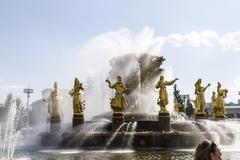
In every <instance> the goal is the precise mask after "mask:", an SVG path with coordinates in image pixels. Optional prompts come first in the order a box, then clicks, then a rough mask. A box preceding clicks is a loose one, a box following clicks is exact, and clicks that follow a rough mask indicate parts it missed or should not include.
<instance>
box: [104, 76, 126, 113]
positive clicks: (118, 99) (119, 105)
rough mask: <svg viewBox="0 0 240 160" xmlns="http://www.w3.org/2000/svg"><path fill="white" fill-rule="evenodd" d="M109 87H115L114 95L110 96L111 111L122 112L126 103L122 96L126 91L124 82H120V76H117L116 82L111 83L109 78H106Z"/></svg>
mask: <svg viewBox="0 0 240 160" xmlns="http://www.w3.org/2000/svg"><path fill="white" fill-rule="evenodd" d="M106 82H107V83H108V86H109V88H112V89H115V90H116V92H115V97H114V98H111V108H112V110H113V112H123V111H124V110H125V109H126V108H127V106H128V104H127V102H126V100H125V98H124V93H125V92H126V91H127V88H126V86H125V84H124V83H123V82H122V77H121V76H118V77H117V82H116V83H114V84H112V83H111V82H110V80H109V79H107V80H106Z"/></svg>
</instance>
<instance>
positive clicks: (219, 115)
mask: <svg viewBox="0 0 240 160" xmlns="http://www.w3.org/2000/svg"><path fill="white" fill-rule="evenodd" d="M225 118H226V116H225V115H224V114H223V113H221V112H219V113H216V115H215V120H222V119H225Z"/></svg>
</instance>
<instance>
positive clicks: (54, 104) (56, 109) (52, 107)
mask: <svg viewBox="0 0 240 160" xmlns="http://www.w3.org/2000/svg"><path fill="white" fill-rule="evenodd" d="M59 100H60V96H59V90H58V85H57V82H55V83H54V89H53V90H51V93H50V95H49V98H48V113H49V115H50V118H55V119H60V111H61V108H60V102H59Z"/></svg>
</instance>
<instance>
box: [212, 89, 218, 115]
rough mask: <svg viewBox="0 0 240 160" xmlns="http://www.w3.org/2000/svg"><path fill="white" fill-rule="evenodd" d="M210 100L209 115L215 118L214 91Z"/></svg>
mask: <svg viewBox="0 0 240 160" xmlns="http://www.w3.org/2000/svg"><path fill="white" fill-rule="evenodd" d="M211 100H212V102H211V116H212V118H215V114H216V104H217V97H216V92H213V94H212V97H211Z"/></svg>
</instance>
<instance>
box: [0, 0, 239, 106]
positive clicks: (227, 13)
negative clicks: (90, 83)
mask: <svg viewBox="0 0 240 160" xmlns="http://www.w3.org/2000/svg"><path fill="white" fill-rule="evenodd" d="M239 5H240V1H237V0H228V1H226V0H225V1H223V0H211V1H209V0H199V1H197V0H196V1H190V0H181V1H180V0H150V1H149V0H119V1H112V0H101V1H100V0H87V1H83V0H68V1H65V0H51V1H49V0H21V1H18V0H1V1H0V61H1V62H0V102H4V99H5V98H6V95H7V94H8V93H9V92H12V93H13V94H14V96H15V97H22V98H23V100H24V101H25V100H26V98H25V97H26V96H25V95H24V94H23V93H22V90H23V88H26V87H27V86H28V85H30V87H31V88H33V89H34V90H35V92H34V94H33V95H32V98H31V101H34V100H37V99H39V98H40V97H41V90H43V89H45V88H50V87H52V86H53V83H54V82H55V81H57V82H58V83H59V87H60V88H67V89H70V88H72V85H73V80H74V78H75V77H79V78H80V79H81V80H82V81H84V80H86V79H87V77H88V76H89V75H97V74H98V73H99V72H103V71H107V69H108V67H109V59H110V58H111V57H114V56H118V55H123V54H126V53H129V52H136V54H139V53H141V52H144V51H149V52H150V53H153V54H156V55H160V56H164V57H165V58H166V61H165V62H164V64H163V66H162V67H163V68H165V69H166V72H168V73H166V74H168V75H171V76H169V78H175V77H177V78H179V81H178V87H179V89H180V90H181V93H184V94H190V95H191V96H192V97H191V98H192V99H193V98H194V97H193V92H194V83H195V81H196V80H197V79H198V78H202V79H203V84H204V85H206V84H207V83H211V87H210V88H209V89H208V90H207V91H206V99H207V101H210V97H211V93H212V91H213V90H216V85H217V82H218V81H219V82H221V83H222V85H223V87H224V88H228V89H229V94H228V97H227V99H226V101H227V102H231V101H233V102H236V101H237V99H238V98H239V96H238V90H240V69H239V68H240V62H239V60H240V53H239V52H240V22H239V20H238V18H237V17H238V15H240V10H239Z"/></svg>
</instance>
